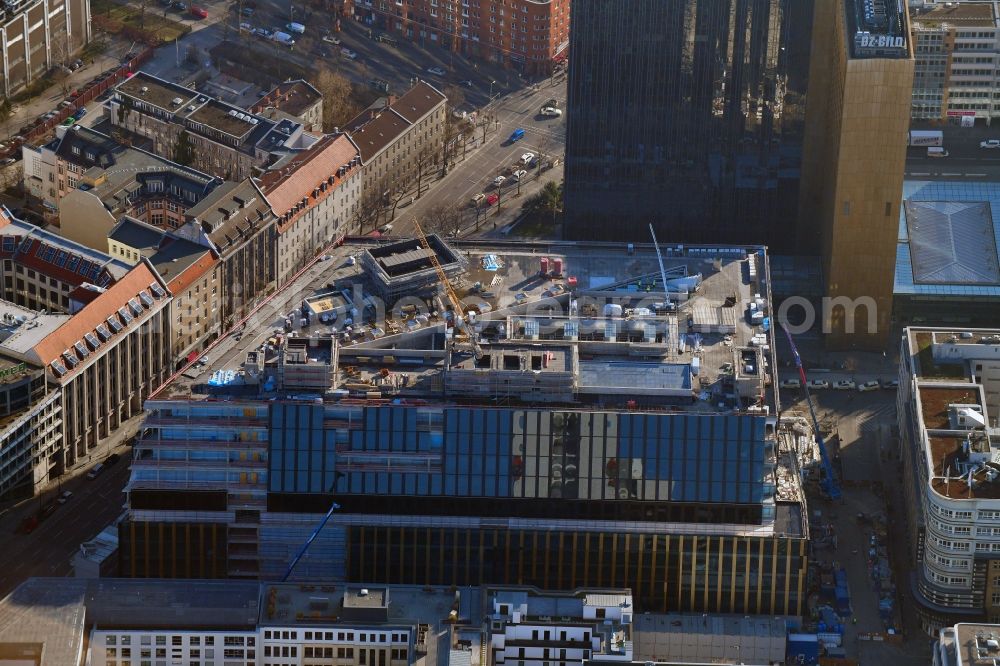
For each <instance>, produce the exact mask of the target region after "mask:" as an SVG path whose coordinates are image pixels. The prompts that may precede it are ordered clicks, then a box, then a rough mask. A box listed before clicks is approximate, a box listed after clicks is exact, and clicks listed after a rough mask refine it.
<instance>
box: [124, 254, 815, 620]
mask: <svg viewBox="0 0 1000 666" xmlns="http://www.w3.org/2000/svg"><path fill="white" fill-rule="evenodd" d="M410 243H411V245H413V246H412V247H411V246H408V245H407V241H401V242H400V243H398V244H396V245H389V246H386V248H388V249H390V250H392V249H393V248H395V250H393V251H392V252H389V254H388V255H386V256H383V255H377V256H376V253H374V252H372V256H373V259H371V260H369V259H366V258H365V256H364V249H365V248H367V246H365V245H351V244H350V243H347V244H346V245H344V246H342V247H340V248H337V249H335V250H331V254H332V256H333V258H332V260H331V261H329V262H325V264H323V265H325V266H327V267H328V268H327V273H326V274H325V275H324V276H323V277H322V280H323V282H324V283H326V284H332V285H333V288H332V289H333V291H330V288H329V287H324V288H323V290H322V293H321V294H319V295H317V296H316V298H310V297H307V298H306V300H305V303H304V308H305V309H309V310H310V311H315V312H318V313H320V316H317V317H314V318H313V317H309V318H305V321H304V322H302V323H303V327H302V328H299V327H297V326H294V327H292V326H289V325H287V324H286V329H287V328H293V329H294V330H293V331H292V333H294V335H289V336H285V335H284V334H282V335H277V336H274V339H272V340H270V341H269V344H268V345H267V346H265V348H264V349H263V350H262V349H260V348H259V347H257V346H256V345H255V346H253V347H249V346H245V345H244V343H243V342H236V341H232V342H227V343H224V344H232V345H235V349H234V350H233V351H232V352H231V354H232V356H233V357H235V358H238V359H240V360H243V361H244V363H243V367H242V369H243V372H242V373H235V372H234V371H233V370H232V368H233V367H235V366H230V365H223V366H220V367H218V368H211V367H210V368H209V371H210V372H211V376H212V377H213V380H212V381H211V382H210V383H211V384H212V385H211V386H209V387H207V388H206V387H205V382H204V380H198V379H189V378H186V377H179V378H176V379H175V380H174V381H172V382H171V383H170V384H169V385H168V386H167V387H166V388H165V389H164V390H163V391H162V392H161V394H159V395H157V396H155V397H154V398H152V399H150V400H148V401H147V402H146V408H147V410H148V417H147V419H146V420H145V422H144V425H143V428H144V432H145V435H144V437H143V438H142V439H141V440H140V441H138V442H137V443H136V445H135V446H136V459H135V461H134V463H133V468H132V477H131V479H130V481H129V484H128V497H129V504H128V507H129V508H128V515H127V518H126V520H125V521H124V522H123V523H122V524H121V532H120V534H121V550H120V552H121V553H122V555H123V557H122V562H121V573H122V575H125V576H129V577H172V576H186V577H198V578H201V577H225V576H229V577H241V578H261V579H275V578H278V577H280V576H282V575H283V573H284V571H285V568H286V567H287V563H288V562H289V561H290V559H291V558H292V556H293V555H294V553H295V551H296V550H297V549H298V547H299V545H300V544H301V543H302V542H304V541H305V539H306V538H307V537H308V536H309V535H310V533H311V532H312V531H313V530H314V529H315V528H316V526H317V524H318V522H319V520H320V518H321V517H322V514H323V513H324V512H326V511H327V509H328V508H329V507H330V504H331V502H333V501H336V502H337V504H339V506H340V508H339V510H337V511H335V512H334V513H333V515H332V516H331V518H330V521H329V523H327V525H326V526H325V527H324V528H323V529H322V530H320V532H319V533H318V535H317V537H316V539H315V541H313V543H312V546H311V547H310V549H309V551H308V552H307V553H306V555H305V556H304V557H303V558H302V560H301V561H300V562H299V564H298V566H297V568H296V569H295V571H294V572H293V578H295V579H298V580H308V579H310V578H317V577H324V578H325V579H327V580H331V581H345V580H347V581H354V582H374V583H380V584H381V583H385V584H389V583H407V584H416V585H449V584H454V585H459V586H462V585H480V584H504V585H507V584H509V585H535V586H538V587H541V588H544V589H563V590H567V589H573V588H576V587H581V586H585V587H586V586H598V587H604V586H631V585H635V589H636V590H637V593H636V604H637V607H639V608H641V609H643V610H651V611H654V612H663V611H669V610H690V611H697V612H735V613H741V614H742V613H758V612H760V613H780V614H784V613H791V614H797V613H799V612H801V611H802V608H803V604H804V600H805V591H804V585H805V580H806V578H805V576H806V544H807V539H808V530H807V526H806V522H805V520H804V516H803V513H802V509H801V505H800V503H799V497H800V487H799V484H798V483H797V481H796V478H797V477H796V475H795V474H789V472H788V469H787V468H786V467H785V466H784V465H783V464H779V463H778V460H779V458H780V457H781V456H779V453H778V450H779V447H784V446H786V442H785V440H784V437H783V435H782V432H780V431H779V429H778V427H777V419H776V417H775V414H776V413H777V406H778V405H777V396H776V395H775V394H774V391H773V388H772V385H773V377H772V372H773V370H772V369H773V368H774V367H775V361H774V359H773V357H772V355H771V351H770V350H771V349H774V344H773V339H772V338H773V329H772V330H771V331H769V332H765V331H763V330H762V328H761V326H760V323H761V321H760V319H759V318H749V317H746V316H744V312H745V307H744V306H746V307H749V306H748V304H749V303H750V302H753V303H754V307H755V309H757V310H760V311H762V312H764V311H767V310H768V308H769V303H770V292H769V284H768V278H767V270H766V255H765V254H764V251H763V249H762V248H760V247H758V246H753V247H726V248H719V247H714V248H701V247H685V248H680V247H670V248H666V249H665V254H666V256H665V257H664V262H665V271H666V273H665V275H666V279H667V284H664V283H663V277H662V274H661V273H660V270H659V264H658V262H657V259H656V254H655V252H653V249H652V248H651V247H650V246H648V245H638V246H635V247H632V248H631V249H630V248H629V247H627V246H626V245H625V244H621V245H618V246H602V247H601V248H599V249H596V250H595V249H594V248H593V247H589V246H585V245H581V246H576V245H575V244H572V243H570V244H566V245H565V246H561V249H564V253H563V254H560V255H553V254H549V255H543V256H540V255H539V253H538V252H539V247H537V246H533V245H526V246H519V245H516V244H515V245H508V246H504V247H502V248H500V247H494V246H490V245H488V244H486V245H482V244H477V243H474V242H461V241H456V242H453V243H449V244H447V245H445V244H443V243H442V242H440V241H437V242H434V243H432V247H434V248H436V250H440V252H439V256H443V255H441V254H440V253H442V252H448V253H452V254H453V256H459V255H460V256H461V257H462V262H460V264H459V265H457V266H449V267H448V268H449V270H450V271H452V277H451V281H452V282H453V284H455V285H460V286H458V287H456V288H457V289H459V293H460V294H461V297H462V298H464V299H465V303H466V305H465V307H466V308H468V309H469V310H472V311H474V312H476V313H481V314H477V315H469V316H468V318H467V321H468V323H466V324H465V327H466V328H465V330H472V328H475V330H476V331H478V339H479V341H478V343H477V344H476V345H471V343H470V342H469V341H468V340H467V339H466V337H465V336H464V335H463V334H461V333H454V334H453V330H452V329H447V328H446V322H447V320H448V315H446V314H445V307H446V306H445V305H443V303H446V302H447V301H446V300H442V299H447V297H446V296H442V295H441V294H440V293H436V291H437V289H438V287H437V286H436V285H434V286H431V284H430V283H429V282H428V281H427V280H426V279H424V278H422V277H420V276H423V275H425V274H426V273H427V272H432V271H431V267H432V262H431V259H430V256H428V255H427V254H426V252H420V251H419V248H417V249H414V248H415V247H416V244H415V242H410ZM452 245H453V246H454V248H451V247H449V246H452ZM397 246H398V247H397ZM386 248H383V249H386ZM359 255H361V256H362V259H361V261H360V262H357V263H358V264H361V265H360V266H358V265H355V262H351V261H348V260H347V257H348V256H359ZM609 256H610V257H617V258H616V259H613V260H611V261H609V260H608V258H609ZM390 260H391V261H390ZM439 261H440V260H439ZM372 262H374V263H375V264H378V263H379V262H382V263H381V264H379V265H381V266H382V267H383V268H384V267H386V266H388V267H389V268H392V269H393V270H390V271H388V274H389V278H390V282H389V287H390V289H393V291H389V292H388V293H386V294H385V297H387V298H390V299H392V300H391V301H388V300H387V301H385V302H383V301H382V300H381V295H380V293H378V292H376V290H379V289H382V287H381V286H380V285H379V284H378V282H377V277H378V275H379V273H378V271H374V272H372V271H369V264H371V263H372ZM395 268H399V270H398V271H396V270H395ZM414 276H416V277H414ZM394 277H395V278H398V280H399V282H398V283H396V282H393V281H392V278H394ZM417 278H420V279H417ZM309 279H310V280H312V279H314V278H313V277H310V278H309ZM514 285H517V288H516V289H511V288H510V287H511V286H514ZM293 286H294V285H293ZM606 305H607V306H608V307H607V309H605V306H606ZM494 313H496V314H494ZM601 313H606V315H607V316H606V318H601ZM689 319H691V320H693V322H694V326H696V327H697V328H696V329H695V330H690V329H688V328H686V326H687V322H688V320H689ZM330 336H333V337H334V338H335V344H331V341H330ZM248 337H249V336H248ZM248 343H249V340H248ZM289 381H291V382H292V383H291V384H289ZM637 387H639V388H638V389H637ZM207 396H211V397H212V398H213V399H211V400H206V397H207ZM219 398H226V399H225V400H220V399H219ZM546 403H558V406H546ZM668 409H669V410H671V411H667V410H668ZM651 442H655V443H656V444H655V445H654V444H651ZM779 479H780V480H781V482H780V483H779ZM498 498H500V501H498ZM612 526H613V527H612Z"/></svg>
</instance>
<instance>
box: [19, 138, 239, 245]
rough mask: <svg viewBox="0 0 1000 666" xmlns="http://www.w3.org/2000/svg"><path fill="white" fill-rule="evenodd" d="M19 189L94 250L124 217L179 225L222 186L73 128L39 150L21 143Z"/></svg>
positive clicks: (69, 235)
mask: <svg viewBox="0 0 1000 666" xmlns="http://www.w3.org/2000/svg"><path fill="white" fill-rule="evenodd" d="M21 153H22V156H23V159H24V185H25V189H26V190H27V191H28V194H29V196H30V197H33V198H34V199H36V200H38V201H39V202H40V203H41V204H42V205H43V206H44V208H45V209H46V210H48V211H51V215H50V216H48V217H49V219H50V221H51V222H52V223H53V224H54V225H55V226H58V227H59V228H60V233H61V234H62V235H63V236H65V237H67V238H70V239H72V240H75V241H77V242H79V243H83V244H84V245H87V246H88V247H92V248H94V249H97V250H102V251H103V250H104V248H105V247H106V246H107V235H108V232H110V231H111V229H112V228H113V227H114V226H115V225H116V224H117V223H118V219H119V218H120V217H121V216H123V215H129V216H132V217H135V218H137V219H140V220H143V221H145V222H148V223H150V224H152V225H154V226H157V227H164V228H175V227H178V226H180V225H181V224H183V223H184V212H185V210H187V209H188V208H190V207H191V206H193V205H195V204H196V203H198V201H200V200H201V199H202V198H203V197H205V196H206V195H207V194H208V193H209V192H211V191H212V189H213V188H215V187H216V186H217V185H219V184H220V183H221V182H222V181H221V180H220V179H218V178H214V177H212V176H209V175H207V174H204V173H201V172H200V171H195V170H194V169H191V168H188V167H183V166H181V165H179V164H176V163H174V162H171V161H170V160H167V159H164V158H162V157H159V156H157V155H154V154H153V153H150V152H147V151H145V150H140V149H138V148H133V147H129V146H124V145H122V144H120V143H118V142H117V141H115V140H114V139H112V138H111V137H109V136H107V135H106V134H102V133H101V132H97V131H95V130H92V129H90V128H87V127H82V126H80V125H74V126H72V127H59V128H57V129H56V138H55V139H54V140H52V141H50V142H49V143H47V144H45V145H42V146H38V147H36V146H31V145H29V144H25V145H24V146H22V148H21Z"/></svg>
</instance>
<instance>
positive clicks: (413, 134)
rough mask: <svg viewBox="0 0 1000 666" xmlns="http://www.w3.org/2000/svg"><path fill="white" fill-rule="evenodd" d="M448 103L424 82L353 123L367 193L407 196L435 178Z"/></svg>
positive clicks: (350, 132)
mask: <svg viewBox="0 0 1000 666" xmlns="http://www.w3.org/2000/svg"><path fill="white" fill-rule="evenodd" d="M447 101H448V100H447V98H446V97H445V96H444V95H443V94H442V93H441V92H440V91H438V90H437V89H436V88H434V86H432V85H430V84H429V83H426V82H424V81H420V82H418V83H417V84H416V85H415V86H413V87H412V88H410V90H408V91H407V92H406V93H405V94H403V95H402V96H400V97H399V98H398V99H390V100H389V103H388V104H387V105H386V106H385V107H383V108H381V109H376V110H372V109H369V110H366V111H365V112H363V113H362V114H361V115H359V116H358V117H356V118H354V119H353V120H351V121H350V122H348V123H347V126H346V132H347V134H348V135H349V136H350V138H351V141H353V142H354V144H355V145H356V146H357V148H358V153H359V155H360V161H361V164H362V166H363V172H364V173H363V175H362V184H363V189H364V192H366V193H367V192H374V193H376V194H378V195H382V194H383V193H387V194H389V193H392V192H401V191H407V190H409V189H410V188H411V187H413V186H415V185H416V184H417V181H418V180H419V179H420V178H421V176H422V177H423V179H424V180H425V181H426V180H427V179H428V178H429V174H430V173H431V171H432V169H433V168H434V167H435V166H436V165H437V164H438V163H439V162H440V160H441V159H442V158H443V154H442V149H443V146H444V136H445V129H446V127H445V124H446V118H445V114H446V108H445V107H446V102H447ZM418 174H419V175H418Z"/></svg>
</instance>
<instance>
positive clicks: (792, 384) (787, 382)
mask: <svg viewBox="0 0 1000 666" xmlns="http://www.w3.org/2000/svg"><path fill="white" fill-rule="evenodd" d="M781 388H787V389H793V388H794V389H797V388H802V382H801V381H800V380H798V379H782V380H781Z"/></svg>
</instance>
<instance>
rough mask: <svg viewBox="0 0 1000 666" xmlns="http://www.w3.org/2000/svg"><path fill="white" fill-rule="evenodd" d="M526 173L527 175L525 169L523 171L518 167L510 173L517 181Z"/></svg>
mask: <svg viewBox="0 0 1000 666" xmlns="http://www.w3.org/2000/svg"><path fill="white" fill-rule="evenodd" d="M527 175H528V172H527V171H525V170H524V169H518V170H517V171H515V172H514V173H512V174H511V177H512V178H513V179H514V180H516V181H517V182H521V179H522V178H524V177H525V176H527Z"/></svg>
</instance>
